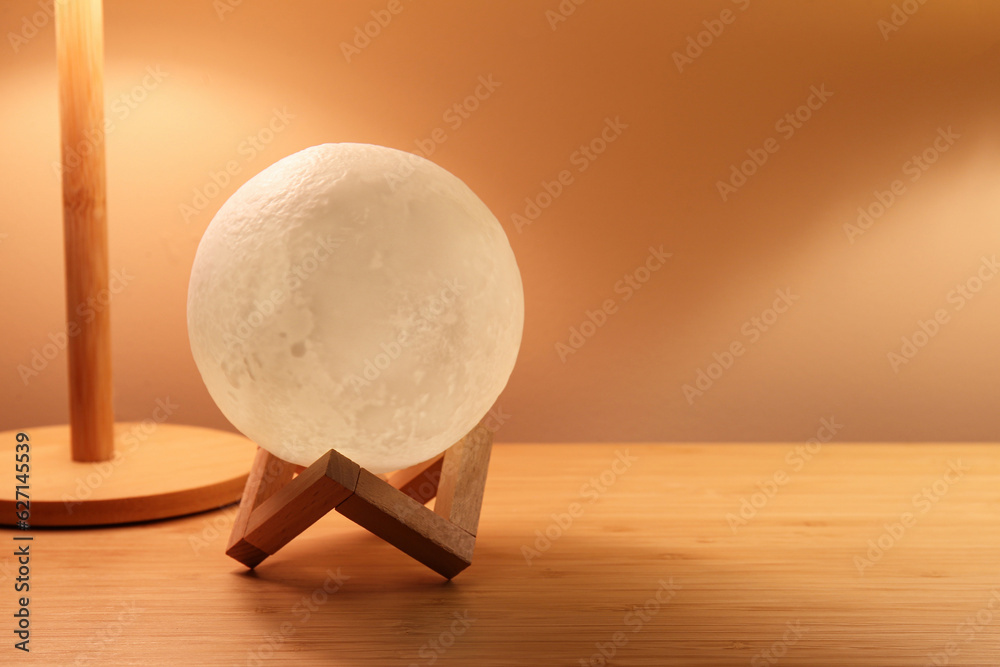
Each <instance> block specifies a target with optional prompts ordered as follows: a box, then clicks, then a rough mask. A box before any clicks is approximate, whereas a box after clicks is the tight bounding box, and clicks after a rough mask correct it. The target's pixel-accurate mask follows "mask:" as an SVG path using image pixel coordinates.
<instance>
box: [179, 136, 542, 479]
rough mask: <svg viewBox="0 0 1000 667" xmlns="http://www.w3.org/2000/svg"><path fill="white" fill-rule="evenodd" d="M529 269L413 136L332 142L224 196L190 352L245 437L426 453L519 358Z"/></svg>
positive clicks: (195, 297)
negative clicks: (413, 147)
mask: <svg viewBox="0 0 1000 667" xmlns="http://www.w3.org/2000/svg"><path fill="white" fill-rule="evenodd" d="M523 324H524V294H523V291H522V287H521V275H520V273H519V272H518V269H517V263H516V261H515V260H514V254H513V252H512V251H511V248H510V244H509V243H508V241H507V237H506V235H505V234H504V231H503V229H502V228H501V226H500V223H499V222H498V221H497V219H496V217H494V215H493V214H492V213H491V212H490V210H489V209H488V208H487V207H486V205H485V204H483V202H482V201H480V200H479V198H478V197H476V195H475V194H474V193H473V192H472V191H471V190H470V189H469V188H468V186H466V185H465V184H464V183H463V182H462V181H460V180H459V179H458V178H456V177H455V176H453V175H452V174H450V173H449V172H447V171H445V170H444V169H442V168H441V167H439V166H437V165H435V164H434V163H432V162H430V161H428V160H425V159H423V158H420V157H418V156H416V155H411V154H409V153H405V152H403V151H398V150H394V149H391V148H384V147H381V146H372V145H368V144H324V145H321V146H313V147H312V148H307V149H306V150H303V151H301V152H299V153H295V154H294V155H290V156H288V157H286V158H284V159H283V160H279V161H278V162H276V163H275V164H273V165H271V166H270V167H268V168H267V169H265V170H264V171H262V172H261V173H259V174H258V175H256V176H254V177H253V178H251V179H250V180H249V181H247V182H246V183H245V184H244V185H243V186H242V187H241V188H240V189H239V190H237V191H236V193H234V194H233V196H232V197H230V198H229V200H228V201H227V202H226V203H225V204H224V205H223V206H222V208H221V209H219V212H218V213H217V214H216V216H215V218H214V219H213V220H212V222H211V224H209V226H208V229H207V230H206V231H205V235H204V237H203V238H202V240H201V243H200V245H199V246H198V252H197V255H196V256H195V260H194V267H193V268H192V270H191V283H190V287H189V291H188V334H189V336H190V339H191V351H192V353H193V355H194V360H195V363H196V364H197V366H198V370H199V371H200V372H201V376H202V378H203V379H204V381H205V385H206V386H207V387H208V391H209V393H210V394H211V396H212V398H213V399H214V400H215V402H216V403H217V404H218V406H219V408H220V409H221V410H222V412H223V414H225V416H226V417H227V418H228V419H229V420H230V421H231V422H232V423H233V424H234V425H235V426H236V428H238V429H239V430H240V431H242V432H243V433H244V434H245V435H246V436H247V437H249V438H250V439H251V440H253V441H255V442H256V443H257V444H259V445H260V446H261V447H263V448H264V449H267V450H268V451H270V452H271V453H272V454H274V455H275V456H278V457H279V458H281V459H284V460H286V461H290V462H292V463H297V464H300V465H308V464H310V463H312V462H313V461H315V460H316V459H317V458H319V457H320V456H321V455H322V454H323V453H325V452H326V451H327V450H329V449H331V448H333V449H336V450H337V451H339V452H340V453H342V454H344V455H345V456H347V457H348V458H350V459H352V460H354V461H355V462H357V463H358V464H360V465H361V466H362V467H365V468H367V469H369V470H371V471H372V472H385V471H389V470H396V469H399V468H403V467H406V466H409V465H413V464H416V463H419V462H421V461H424V460H427V459H429V458H431V457H433V456H434V455H436V454H438V453H440V452H442V451H444V450H445V449H447V448H448V447H449V446H451V445H452V444H454V443H455V442H456V441H458V440H459V439H460V438H461V437H462V436H463V435H465V434H466V433H467V432H468V431H469V430H470V429H471V428H472V427H473V426H475V425H476V423H477V422H478V421H479V420H480V419H481V418H482V417H483V415H485V414H486V412H487V411H488V410H489V408H490V406H491V405H492V404H493V402H494V401H495V400H496V398H497V396H498V395H499V394H500V391H501V390H502V389H503V388H504V386H505V385H506V384H507V379H508V378H509V377H510V373H511V371H512V370H513V367H514V361H515V359H516V357H517V351H518V348H519V346H520V344H521V330H522V328H523Z"/></svg>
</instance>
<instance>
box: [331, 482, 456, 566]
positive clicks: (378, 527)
mask: <svg viewBox="0 0 1000 667" xmlns="http://www.w3.org/2000/svg"><path fill="white" fill-rule="evenodd" d="M337 511H338V512H339V513H341V514H343V515H344V516H345V517H347V518H348V519H350V520H351V521H353V522H355V523H356V524H358V525H359V526H363V527H364V528H366V529H368V530H369V531H371V532H372V533H374V534H375V535H378V536H379V537H381V538H382V539H383V540H385V541H386V542H388V543H389V544H392V545H393V546H395V547H396V548H398V549H400V550H401V551H403V552H405V553H407V554H409V555H411V556H413V557H414V558H416V559H417V560H418V561H420V562H421V563H423V564H424V565H426V566H427V567H429V568H431V569H432V570H434V571H435V572H437V573H438V574H440V575H441V576H442V577H446V578H448V579H451V578H452V577H454V576H455V575H457V574H458V573H459V572H461V571H462V570H464V569H465V568H467V567H468V566H469V564H470V563H471V562H472V551H473V548H474V547H475V543H476V540H475V536H474V535H471V534H469V533H468V532H466V531H465V530H463V529H462V528H461V527H460V526H457V525H455V524H454V523H452V522H451V521H449V520H447V519H445V518H443V517H441V516H440V515H438V514H436V513H434V512H433V511H431V510H429V509H428V508H426V507H424V506H423V505H422V504H420V503H419V502H417V501H416V500H414V499H413V498H411V497H410V496H408V495H406V494H404V493H403V492H402V491H400V490H399V489H397V488H395V487H393V486H390V485H389V484H386V483H385V482H383V481H382V480H381V479H379V478H378V477H377V476H376V475H373V474H372V473H370V472H368V471H367V470H364V469H362V470H361V475H360V476H359V477H358V486H357V489H356V490H355V492H354V495H353V496H351V497H350V498H348V499H347V500H345V501H344V502H343V503H341V504H340V505H338V506H337Z"/></svg>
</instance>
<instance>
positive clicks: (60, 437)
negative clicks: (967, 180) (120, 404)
mask: <svg viewBox="0 0 1000 667" xmlns="http://www.w3.org/2000/svg"><path fill="white" fill-rule="evenodd" d="M23 432H25V433H27V434H28V436H29V437H30V445H31V448H30V471H29V473H28V480H27V481H28V487H29V488H28V489H27V491H26V492H27V495H28V498H29V499H30V501H31V506H30V512H31V516H30V518H29V520H28V524H29V526H30V527H34V526H102V525H112V524H123V523H134V522H136V521H151V520H154V519H166V518H170V517H177V516H183V515H185V514H194V513H196V512H203V511H205V510H210V509H214V508H217V507H222V506H223V505H228V504H231V503H234V502H236V501H238V500H239V499H240V495H241V493H242V492H243V486H244V484H246V481H247V475H248V473H249V471H250V466H251V465H252V464H253V459H254V454H255V452H256V449H257V447H256V445H255V444H254V443H253V442H252V441H250V440H248V439H247V438H245V437H243V436H241V435H236V434H234V433H228V432H226V431H217V430H214V429H208V428H200V427H197V426H182V425H177V424H154V423H152V422H142V423H130V422H123V423H117V424H115V456H114V458H113V459H111V460H110V461H104V462H100V463H78V462H76V461H73V460H71V459H70V434H69V426H65V425H63V426H43V427H38V428H31V429H24V430H23ZM18 433H19V431H4V432H0V462H2V465H3V468H4V469H6V470H9V471H10V472H9V473H8V475H6V476H5V479H0V525H7V526H12V525H15V523H16V522H17V516H16V514H15V504H16V502H17V501H18V500H23V499H24V498H23V496H21V497H20V498H18V497H16V496H17V490H16V486H17V485H18V484H21V483H22V481H23V480H22V481H18V480H17V479H16V478H15V474H14V470H15V447H16V445H17V434H18ZM22 490H23V489H22Z"/></svg>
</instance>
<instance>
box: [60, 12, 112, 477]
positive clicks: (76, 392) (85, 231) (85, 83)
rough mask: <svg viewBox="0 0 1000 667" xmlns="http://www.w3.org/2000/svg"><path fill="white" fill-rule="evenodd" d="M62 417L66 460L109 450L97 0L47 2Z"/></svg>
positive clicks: (102, 457)
mask: <svg viewBox="0 0 1000 667" xmlns="http://www.w3.org/2000/svg"><path fill="white" fill-rule="evenodd" d="M55 19H56V20H55V23H56V44H57V47H56V51H57V58H58V62H59V117H60V125H61V130H62V142H61V144H62V163H61V164H62V193H63V234H64V247H65V260H66V334H67V359H68V362H69V423H70V426H71V428H72V433H73V439H72V456H73V460H74V461H84V462H86V461H108V460H110V459H111V457H112V456H113V454H114V410H113V406H112V393H113V387H112V378H111V314H110V310H109V301H110V298H111V292H110V290H109V286H108V221H107V184H106V176H105V164H104V135H105V130H104V69H103V58H104V30H103V25H102V11H101V0H72V1H69V0H67V1H60V2H56V3H55Z"/></svg>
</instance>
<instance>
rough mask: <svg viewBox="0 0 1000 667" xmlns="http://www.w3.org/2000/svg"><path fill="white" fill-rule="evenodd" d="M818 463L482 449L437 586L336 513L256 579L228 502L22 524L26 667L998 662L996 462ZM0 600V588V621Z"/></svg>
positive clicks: (655, 452)
mask: <svg viewBox="0 0 1000 667" xmlns="http://www.w3.org/2000/svg"><path fill="white" fill-rule="evenodd" d="M813 449H814V451H812V452H810V451H808V450H806V449H805V447H804V445H803V444H801V443H800V444H797V445H796V444H765V445H754V444H736V445H715V444H699V445H636V444H628V445H624V444H623V445H615V444H601V445H571V444H565V445H508V444H498V445H496V446H494V448H493V455H492V460H491V461H490V475H489V479H488V483H487V491H486V502H485V503H484V505H483V508H482V517H481V521H480V525H479V534H478V537H477V543H476V554H475V563H474V565H473V567H471V568H469V569H468V570H466V571H465V572H463V573H462V575H461V576H460V577H458V578H456V579H455V580H454V581H451V582H446V581H443V580H442V579H441V578H440V576H439V575H437V574H436V573H434V572H432V571H430V570H428V569H427V568H426V567H424V566H423V565H421V564H420V563H418V562H416V561H414V560H413V559H411V558H410V557H409V556H407V555H406V554H403V553H400V552H399V551H398V550H397V549H396V548H395V547H393V546H391V545H389V544H386V543H385V542H383V541H382V540H380V539H379V538H378V537H376V536H374V535H371V534H369V533H368V532H366V531H365V530H364V529H362V528H359V527H358V526H356V525H354V524H352V523H351V522H349V521H345V520H344V517H342V516H338V515H337V514H336V513H330V514H329V515H327V516H325V517H323V518H322V519H320V520H319V521H318V522H317V523H316V524H314V525H313V526H312V527H310V528H309V529H308V530H306V531H305V532H304V533H303V534H302V535H300V536H299V537H297V538H296V539H295V540H293V541H292V542H291V543H289V544H288V545H287V546H285V547H284V548H283V549H282V550H281V551H280V552H278V553H277V554H275V555H274V556H271V557H270V558H269V559H268V560H267V561H266V562H265V563H264V564H263V565H261V566H260V567H258V568H257V569H256V570H253V571H249V572H248V571H247V570H246V569H245V568H244V567H243V566H242V565H240V564H239V563H236V562H235V561H233V560H232V559H230V558H228V557H227V556H226V555H225V554H224V549H225V547H226V539H227V535H228V533H229V529H230V528H231V525H232V523H233V520H234V517H235V514H236V510H235V508H233V507H230V508H226V509H224V510H220V511H216V512H212V513H207V514H202V515H198V516H193V517H188V518H184V519H179V520H174V521H168V522H162V523H152V524H143V525H136V526H130V527H127V528H123V529H104V528H102V529H92V530H81V531H75V530H60V531H51V532H47V531H32V532H33V534H34V536H35V540H34V542H33V544H32V547H31V548H32V568H33V570H32V580H31V618H32V622H33V623H34V624H35V625H33V627H34V628H37V631H36V633H35V634H33V635H32V644H31V649H32V652H31V654H30V660H29V661H30V662H31V663H32V664H44V665H63V664H81V663H82V664H93V665H97V664H100V665H129V664H133V665H176V664H191V663H192V661H193V662H196V663H197V664H198V665H206V666H216V665H220V666H221V665H227V666H228V665H263V666H266V665H285V664H294V665H309V666H312V665H344V666H345V667H346V666H350V667H386V666H400V667H408V666H409V665H412V664H415V665H429V664H431V660H432V659H433V664H434V665H435V667H441V666H445V667H450V666H455V667H468V666H469V665H475V666H476V667H480V666H482V667H493V666H496V667H501V666H505V667H506V666H512V665H532V666H534V665H543V666H548V665H557V666H567V667H577V666H579V665H580V664H581V662H580V661H581V660H584V661H585V662H584V663H583V664H587V662H590V661H591V658H592V657H593V656H595V655H600V650H601V649H600V647H601V646H603V647H605V649H606V650H610V649H607V643H608V642H614V641H615V639H616V637H617V639H619V640H625V641H624V643H620V645H618V646H616V648H615V656H614V658H613V659H611V660H610V661H608V662H609V664H611V665H619V666H623V667H627V666H635V667H640V666H641V667H660V666H664V665H667V666H673V665H685V666H689V665H690V666H696V667H729V666H741V667H746V666H751V667H752V664H754V663H752V661H755V660H756V664H758V665H763V664H768V665H776V666H777V667H786V666H787V667H793V666H796V667H803V666H809V667H833V666H840V665H852V666H858V667H901V666H903V667H921V666H923V665H925V664H928V662H929V660H930V657H931V656H934V655H937V654H938V653H941V652H943V651H945V650H946V648H947V647H948V646H949V643H953V644H954V645H953V646H951V648H952V652H953V655H951V656H948V660H947V664H948V665H950V666H959V665H964V666H969V665H977V666H982V665H996V664H997V663H998V654H1000V653H998V651H1000V602H993V601H994V600H996V599H997V595H1000V558H998V554H1000V529H998V526H1000V447H998V446H997V445H985V444H983V445H976V444H954V445H941V444H916V445H855V444H826V445H822V447H821V448H820V449H819V450H818V451H815V448H813ZM949 462H951V463H957V464H960V468H964V470H962V471H961V474H960V475H958V474H957V473H954V472H951V473H949V471H950V470H952V468H951V463H949ZM778 473H781V474H778ZM43 474H44V473H43V472H42V471H38V475H39V476H42V475H43ZM776 474H778V478H779V479H781V480H783V483H780V484H779V483H777V482H775V484H776V490H775V489H771V487H770V486H769V485H768V484H767V480H772V481H773V480H774V478H775V475H776ZM956 475H957V476H956ZM946 476H947V478H946ZM948 478H950V480H951V481H950V482H949V481H947V480H948ZM762 486H763V487H764V490H762V488H761V487H762ZM935 486H936V487H937V490H936V491H935V488H934V487H935ZM924 489H927V490H928V493H929V494H931V497H932V498H935V500H929V499H928V498H927V497H925V496H924V495H923V494H924ZM767 491H773V493H772V494H771V495H770V496H768V495H767ZM938 491H940V492H942V493H938ZM758 493H760V494H763V496H757V495H755V494H758ZM764 498H766V500H764ZM744 500H746V502H747V503H751V508H752V509H753V510H755V513H754V515H753V516H752V517H751V518H750V519H749V520H747V523H746V524H745V525H738V526H736V527H735V531H734V529H733V528H731V527H730V524H729V521H728V520H727V515H730V514H733V515H736V516H738V515H739V513H740V510H741V507H742V506H743V501H744ZM754 504H756V506H754ZM571 512H572V513H573V514H574V515H575V516H571V517H570V519H567V518H566V515H569V514H570V513H571ZM747 513H748V514H749V512H747ZM904 513H911V514H913V516H914V518H915V522H913V524H912V525H911V526H910V527H908V528H906V529H905V531H904V533H903V534H902V535H901V536H900V537H899V538H898V539H896V538H891V539H892V544H891V545H889V548H888V549H887V550H884V551H883V553H882V555H881V556H878V554H877V553H874V552H873V554H872V555H873V556H876V557H877V559H876V560H875V561H874V562H873V564H872V565H870V566H864V568H863V569H862V570H861V571H859V569H858V567H857V565H856V563H855V558H856V557H860V558H867V552H868V551H869V549H870V548H871V547H870V546H869V541H872V542H875V543H877V542H878V541H879V540H881V541H882V542H883V544H885V543H887V542H888V540H887V538H885V537H884V534H885V533H886V525H888V526H889V527H890V528H891V529H892V530H893V531H896V528H894V524H896V523H897V522H899V521H900V517H901V515H903V514H904ZM13 534H14V531H9V530H5V531H3V534H2V535H0V539H2V540H7V541H8V542H7V543H8V544H11V542H10V538H11V536H12V535H13ZM18 534H19V533H18ZM547 534H548V535H549V536H550V537H545V536H546V535H547ZM539 535H541V536H542V538H545V539H542V538H540V537H539ZM525 547H530V548H532V549H537V551H538V555H536V556H533V557H531V558H530V559H526V557H525V554H524V553H523V552H522V549H523V548H525ZM12 551H13V549H4V550H3V552H2V555H0V584H2V586H3V587H4V588H5V589H7V590H8V591H10V584H11V580H12V578H13V577H16V576H17V575H16V570H15V569H14V563H13V556H12ZM529 560H530V562H529ZM661 582H663V583H661ZM664 584H666V587H664ZM671 585H672V586H673V587H674V590H673V591H670V590H669V587H670V586H671ZM658 595H659V597H658ZM671 595H672V597H670V596H671ZM662 600H666V601H665V602H664V601H662ZM82 601H85V604H82ZM14 605H15V600H14V595H13V592H10V594H7V595H0V617H3V618H7V619H10V618H11V614H13V612H14ZM639 612H641V614H640V613H639ZM977 617H979V618H980V619H982V620H983V621H986V620H988V621H989V622H984V623H979V621H975V619H976V618H977ZM970 618H972V619H974V623H973V625H967V619H970ZM799 631H801V632H799ZM796 632H799V635H798V636H796V634H795V633H796ZM616 633H621V635H620V636H618V635H616ZM786 636H787V638H788V640H789V641H788V642H785V637H786ZM773 650H778V651H780V652H782V653H783V655H782V656H781V657H780V658H778V659H776V660H774V661H765V660H766V658H765V657H764V656H765V653H764V652H765V651H773ZM768 655H773V654H768ZM0 656H3V657H2V658H0V659H2V660H3V661H4V663H3V664H7V663H10V664H21V662H22V661H21V660H20V659H19V658H18V657H17V656H15V655H14V653H13V649H12V648H11V647H10V646H9V645H5V646H3V647H0ZM192 656H195V657H192ZM25 664H27V662H25ZM594 664H598V663H597V662H595V663H594Z"/></svg>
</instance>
